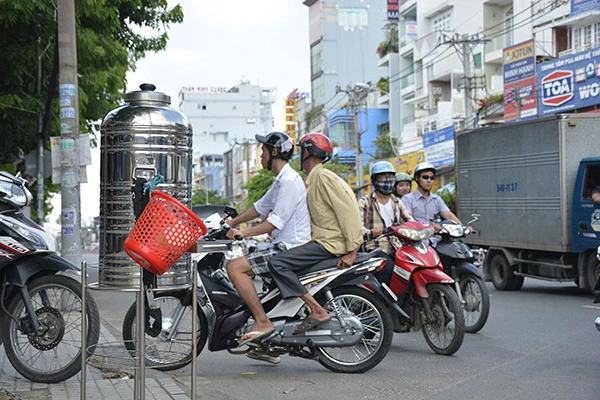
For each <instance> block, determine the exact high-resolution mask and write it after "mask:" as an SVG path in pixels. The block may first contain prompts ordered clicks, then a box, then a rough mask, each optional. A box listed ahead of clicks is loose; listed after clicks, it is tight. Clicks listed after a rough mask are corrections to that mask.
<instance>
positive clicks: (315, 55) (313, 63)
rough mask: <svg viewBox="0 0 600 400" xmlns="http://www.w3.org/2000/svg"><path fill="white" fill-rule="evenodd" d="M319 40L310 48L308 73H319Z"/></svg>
mask: <svg viewBox="0 0 600 400" xmlns="http://www.w3.org/2000/svg"><path fill="white" fill-rule="evenodd" d="M321 68H322V66H321V42H319V43H317V44H315V45H314V46H313V47H311V48H310V73H311V76H315V75H317V74H320V73H321Z"/></svg>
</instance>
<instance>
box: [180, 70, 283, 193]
mask: <svg viewBox="0 0 600 400" xmlns="http://www.w3.org/2000/svg"><path fill="white" fill-rule="evenodd" d="M275 92H276V91H275V89H274V88H264V87H261V86H258V85H252V84H251V83H250V82H248V81H243V82H240V83H239V84H237V85H235V86H233V87H231V88H229V89H227V88H224V87H184V88H182V89H181V91H180V92H179V108H180V109H181V111H182V112H183V113H184V114H185V115H186V116H187V117H188V118H189V120H190V122H191V124H192V127H193V130H194V136H193V157H194V165H195V166H194V175H195V176H194V182H195V183H197V185H198V186H197V187H198V188H205V189H208V190H216V191H218V192H219V193H222V194H223V193H228V197H230V198H231V197H232V196H233V194H232V193H233V192H234V191H241V190H242V189H241V188H238V187H237V186H235V184H236V183H238V182H239V183H240V184H242V185H244V184H245V183H246V182H247V178H248V176H249V175H248V173H245V174H241V175H240V176H243V177H244V179H243V180H242V181H239V180H238V179H235V180H232V182H231V184H233V185H234V186H233V187H232V188H231V190H228V189H226V188H225V189H224V188H222V184H223V183H224V182H225V181H224V180H222V179H221V177H222V176H223V168H224V167H225V166H226V164H227V160H226V159H225V158H224V156H223V155H224V154H225V153H226V152H227V151H233V153H234V155H235V154H236V151H235V148H236V144H239V143H246V142H251V143H255V141H254V136H255V135H256V134H266V133H268V132H270V131H271V130H272V128H273V110H272V107H273V103H274V102H275ZM215 155H217V156H215ZM218 155H220V156H218ZM238 158H239V157H234V158H233V161H235V160H237V159H238ZM233 167H234V168H233V169H232V170H231V171H230V172H229V175H225V176H231V173H232V171H233V170H236V171H237V170H238V169H239V168H242V167H239V166H237V165H234V166H233ZM247 167H248V165H246V168H247Z"/></svg>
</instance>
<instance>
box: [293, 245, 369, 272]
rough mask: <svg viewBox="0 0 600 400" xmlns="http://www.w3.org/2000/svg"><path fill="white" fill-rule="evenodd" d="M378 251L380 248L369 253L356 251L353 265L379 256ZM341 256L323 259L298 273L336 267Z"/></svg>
mask: <svg viewBox="0 0 600 400" xmlns="http://www.w3.org/2000/svg"><path fill="white" fill-rule="evenodd" d="M378 252H379V250H378V249H376V250H373V251H369V252H367V253H362V252H359V253H356V260H354V264H353V265H356V264H360V263H362V262H365V261H367V260H370V259H371V258H373V257H376V256H377V255H376V253H378ZM340 258H342V257H332V258H329V259H327V260H323V261H321V262H319V263H317V264H315V265H313V266H311V267H308V268H304V269H302V270H300V271H298V275H299V276H301V275H307V274H311V273H314V272H318V271H322V270H325V269H329V268H334V267H336V264H337V262H338V261H339V260H340Z"/></svg>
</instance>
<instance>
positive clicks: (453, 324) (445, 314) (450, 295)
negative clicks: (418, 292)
mask: <svg viewBox="0 0 600 400" xmlns="http://www.w3.org/2000/svg"><path fill="white" fill-rule="evenodd" d="M427 291H428V292H429V299H430V305H431V314H432V315H433V321H423V336H424V337H425V341H426V342H427V344H428V345H429V347H431V349H432V350H433V351H435V352H436V353H437V354H442V355H446V356H449V355H452V354H454V353H456V352H457V351H458V349H460V346H461V345H462V342H463V339H464V337H465V319H464V315H463V311H462V307H461V304H460V300H459V299H458V295H457V294H456V292H455V291H454V290H452V288H451V287H450V285H447V284H440V283H433V284H431V285H428V286H427ZM422 311H423V312H424V310H422Z"/></svg>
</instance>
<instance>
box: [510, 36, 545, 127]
mask: <svg viewBox="0 0 600 400" xmlns="http://www.w3.org/2000/svg"><path fill="white" fill-rule="evenodd" d="M502 72H503V76H504V122H515V121H516V120H517V111H518V110H517V99H518V98H520V99H521V114H520V116H519V118H520V119H521V120H525V119H532V118H536V117H537V104H536V99H537V95H536V91H535V43H534V41H533V39H531V40H528V41H526V42H523V43H519V44H517V45H514V46H511V47H507V48H505V49H504V51H503V57H502ZM517 88H518V92H517Z"/></svg>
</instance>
